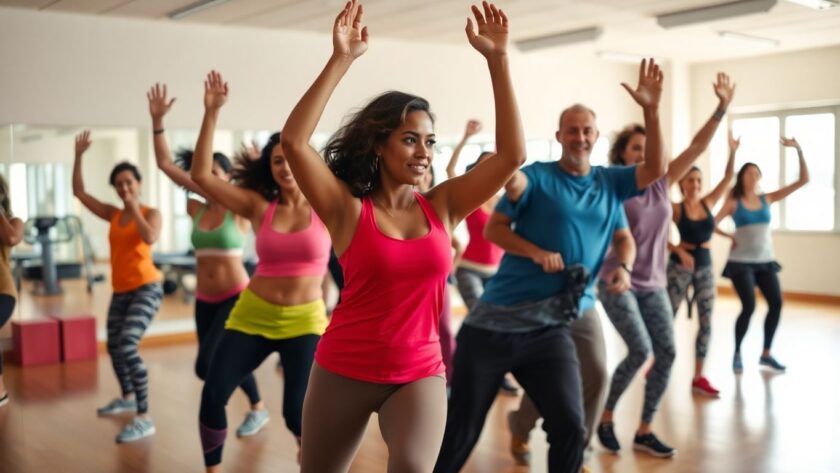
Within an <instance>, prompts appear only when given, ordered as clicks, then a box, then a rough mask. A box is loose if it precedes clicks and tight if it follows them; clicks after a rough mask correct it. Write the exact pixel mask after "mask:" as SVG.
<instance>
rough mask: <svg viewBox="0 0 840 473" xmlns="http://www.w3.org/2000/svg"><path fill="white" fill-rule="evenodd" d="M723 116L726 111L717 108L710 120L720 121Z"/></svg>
mask: <svg viewBox="0 0 840 473" xmlns="http://www.w3.org/2000/svg"><path fill="white" fill-rule="evenodd" d="M724 115H726V110H725V109H722V108H720V107H718V108H717V110H715V113H713V114H712V119H714V120H717V121H721V120H723V116H724Z"/></svg>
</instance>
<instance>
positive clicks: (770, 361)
mask: <svg viewBox="0 0 840 473" xmlns="http://www.w3.org/2000/svg"><path fill="white" fill-rule="evenodd" d="M758 364H760V365H761V366H765V367H767V368H770V369H771V370H774V371H776V372H778V373H784V372H785V370H786V369H787V367H786V366H785V365H783V364H781V363H779V362H778V361H776V359H775V358H773V357H772V356H762V357H761V358H759V360H758Z"/></svg>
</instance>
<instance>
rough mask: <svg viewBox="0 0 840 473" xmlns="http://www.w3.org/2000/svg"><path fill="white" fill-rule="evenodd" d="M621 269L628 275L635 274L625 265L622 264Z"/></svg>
mask: <svg viewBox="0 0 840 473" xmlns="http://www.w3.org/2000/svg"><path fill="white" fill-rule="evenodd" d="M621 269H623V270H625V271H627V274H633V268H631V267H630V266H627V264H625V263H621Z"/></svg>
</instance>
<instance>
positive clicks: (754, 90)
mask: <svg viewBox="0 0 840 473" xmlns="http://www.w3.org/2000/svg"><path fill="white" fill-rule="evenodd" d="M718 71H724V72H727V73H729V74H730V75H731V76H732V78H733V79H734V81H735V82H736V83H737V84H738V85H737V90H736V96H735V101H734V103H733V111H736V112H737V111H739V110H740V111H750V110H754V109H763V108H769V109H773V108H792V107H797V106H808V105H820V104H825V103H834V104H837V103H840V79H838V78H840V47H833V48H824V49H815V50H808V51H799V52H795V53H787V54H778V55H773V56H764V57H758V58H750V59H739V60H735V61H723V62H714V63H705V64H697V65H694V66H692V67H691V78H692V79H691V83H692V86H691V102H692V113H691V129H692V130H697V129H698V128H699V127H700V126H701V125H702V123H703V122H704V121H705V120H706V119H708V114H709V113H710V109H709V107H708V106H706V105H705V104H706V101H707V100H708V97H707V96H708V95H709V94H710V93H711V92H710V90H709V83H710V81H711V80H712V79H713V78H714V75H715V74H716V73H717V72H718ZM701 104H703V105H701ZM806 158H807V157H806ZM702 166H703V167H704V174H705V175H706V176H708V175H710V173H709V163H708V155H706V156H705V157H704V158H703V162H702ZM774 243H775V249H776V257H777V258H778V260H779V263H781V265H782V266H783V267H784V270H783V271H782V272H781V273H779V276H780V279H781V282H782V288H783V289H784V290H788V291H795V292H807V293H816V294H830V295H840V285H838V284H837V274H836V266H837V264H838V263H840V235H838V234H835V233H828V234H818V233H807V234H797V233H790V232H779V233H776V234H775V235H774ZM713 253H714V260H715V263H716V266H717V267H718V269H722V266H723V264H724V262H725V261H726V255H727V253H728V249H727V247H726V244H725V242H724V241H721V240H720V239H716V240H715V245H714V247H713ZM718 274H719V271H718ZM719 283H720V284H724V285H729V281H727V280H721V281H719Z"/></svg>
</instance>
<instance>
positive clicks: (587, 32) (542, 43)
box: [515, 26, 604, 52]
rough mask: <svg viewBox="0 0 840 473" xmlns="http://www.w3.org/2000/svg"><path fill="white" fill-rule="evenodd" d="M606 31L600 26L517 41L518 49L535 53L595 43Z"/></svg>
mask: <svg viewBox="0 0 840 473" xmlns="http://www.w3.org/2000/svg"><path fill="white" fill-rule="evenodd" d="M603 32H604V30H603V29H602V28H601V27H600V26H592V27H589V28H582V29H579V30H572V31H564V32H562V33H556V34H552V35H548V36H541V37H539V38H530V39H523V40H519V41H515V44H516V47H517V48H518V49H519V50H520V51H522V52H526V51H534V50H536V49H545V48H553V47H555V46H568V45H570V44H574V43H583V42H586V41H595V40H596V39H598V37H600V36H601V34H603Z"/></svg>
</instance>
